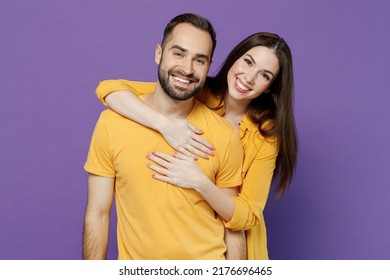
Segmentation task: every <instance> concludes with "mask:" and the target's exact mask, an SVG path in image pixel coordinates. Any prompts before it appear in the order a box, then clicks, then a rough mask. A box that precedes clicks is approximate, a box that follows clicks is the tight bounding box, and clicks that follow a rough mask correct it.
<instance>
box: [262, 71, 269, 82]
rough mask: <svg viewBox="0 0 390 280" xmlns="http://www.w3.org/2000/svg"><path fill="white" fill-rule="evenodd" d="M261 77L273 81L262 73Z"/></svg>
mask: <svg viewBox="0 0 390 280" xmlns="http://www.w3.org/2000/svg"><path fill="white" fill-rule="evenodd" d="M261 77H262V78H263V79H265V80H267V81H269V80H271V79H270V77H269V76H268V75H267V74H265V73H261Z"/></svg>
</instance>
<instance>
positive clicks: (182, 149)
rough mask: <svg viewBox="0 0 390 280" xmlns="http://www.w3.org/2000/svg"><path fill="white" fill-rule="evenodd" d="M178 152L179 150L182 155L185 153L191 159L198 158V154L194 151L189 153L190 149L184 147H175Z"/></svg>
mask: <svg viewBox="0 0 390 280" xmlns="http://www.w3.org/2000/svg"><path fill="white" fill-rule="evenodd" d="M188 147H191V146H188ZM177 151H178V152H180V153H181V154H183V155H186V156H188V157H191V158H192V159H194V160H197V159H198V155H196V154H195V153H191V152H190V151H188V150H187V149H186V148H184V147H180V148H179V149H177Z"/></svg>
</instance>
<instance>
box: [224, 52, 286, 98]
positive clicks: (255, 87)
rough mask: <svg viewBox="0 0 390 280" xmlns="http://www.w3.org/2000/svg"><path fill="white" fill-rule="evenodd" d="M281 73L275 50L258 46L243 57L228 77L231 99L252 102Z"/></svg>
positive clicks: (233, 66)
mask: <svg viewBox="0 0 390 280" xmlns="http://www.w3.org/2000/svg"><path fill="white" fill-rule="evenodd" d="M278 73H279V61H278V58H277V57H276V54H275V52H274V50H273V49H270V48H267V47H264V46H256V47H253V48H252V49H250V50H249V51H248V52H246V53H245V54H244V55H243V56H241V57H240V58H239V59H238V60H237V61H236V62H235V63H234V64H233V65H232V67H231V68H230V70H229V72H228V75H227V82H228V90H229V93H228V94H229V97H230V98H233V99H235V100H248V103H249V101H250V100H252V99H254V98H256V97H258V96H259V95H260V94H262V93H263V92H265V91H266V90H267V89H268V88H269V87H270V85H271V84H272V82H273V80H274V79H275V78H276V76H277V75H278Z"/></svg>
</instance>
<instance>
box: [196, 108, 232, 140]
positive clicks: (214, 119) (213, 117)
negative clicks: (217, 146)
mask: <svg viewBox="0 0 390 280" xmlns="http://www.w3.org/2000/svg"><path fill="white" fill-rule="evenodd" d="M197 102H198V109H199V110H200V111H201V112H202V113H203V114H204V115H205V117H206V118H207V122H208V123H215V124H216V125H219V126H220V128H221V129H223V130H227V131H228V132H233V131H234V129H233V126H232V125H231V124H230V123H229V122H228V121H227V120H225V119H224V118H222V117H221V116H220V115H218V114H217V113H216V112H214V111H213V110H211V109H210V108H208V107H207V106H206V105H204V104H203V103H202V102H199V101H197Z"/></svg>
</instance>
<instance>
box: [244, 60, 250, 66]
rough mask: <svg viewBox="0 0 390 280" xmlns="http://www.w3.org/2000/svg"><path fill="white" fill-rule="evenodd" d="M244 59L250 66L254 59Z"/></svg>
mask: <svg viewBox="0 0 390 280" xmlns="http://www.w3.org/2000/svg"><path fill="white" fill-rule="evenodd" d="M244 61H245V63H246V64H248V65H249V66H251V65H252V61H250V60H249V59H247V58H244Z"/></svg>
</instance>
